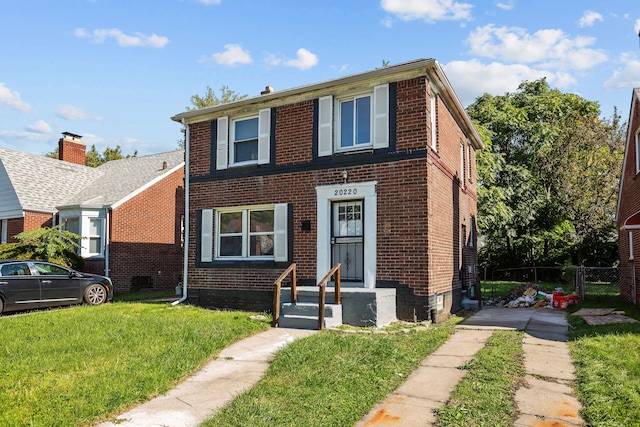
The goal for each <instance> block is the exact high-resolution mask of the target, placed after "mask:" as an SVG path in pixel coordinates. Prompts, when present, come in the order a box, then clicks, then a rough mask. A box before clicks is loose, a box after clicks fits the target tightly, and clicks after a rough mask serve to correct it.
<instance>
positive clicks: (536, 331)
mask: <svg viewBox="0 0 640 427" xmlns="http://www.w3.org/2000/svg"><path fill="white" fill-rule="evenodd" d="M497 329H510V330H523V331H525V338H524V343H523V349H524V353H525V371H526V376H525V379H524V384H523V386H522V387H520V388H519V389H518V390H517V391H516V396H515V400H516V404H517V410H518V414H519V416H518V419H517V420H516V422H515V424H514V426H516V427H524V426H539V427H542V426H556V427H561V426H580V425H583V421H582V419H581V418H580V416H579V411H580V404H579V402H578V401H577V400H576V399H575V398H574V397H573V388H572V386H573V381H574V380H575V378H574V369H573V364H572V361H571V357H570V355H569V348H568V345H567V331H568V324H567V321H566V317H565V313H564V312H562V311H559V310H552V309H533V308H514V309H507V308H485V309H483V310H481V311H479V312H477V313H476V314H474V315H473V316H471V317H470V318H468V319H466V320H465V321H464V322H462V323H461V324H459V325H458V326H457V327H456V332H455V333H454V334H453V335H452V336H451V337H450V338H449V340H448V341H447V342H446V343H444V344H443V345H442V346H440V348H438V349H437V350H436V351H435V352H434V353H432V354H431V355H430V356H429V357H427V358H426V359H425V360H424V361H423V362H422V363H421V364H420V366H419V367H418V369H416V370H415V371H414V372H413V373H412V374H411V375H410V376H409V377H408V378H407V380H406V381H405V382H404V383H403V384H402V385H401V386H400V387H398V389H397V390H396V391H395V392H393V393H392V394H391V395H389V396H388V398H387V399H385V400H384V401H383V402H381V403H379V404H378V405H377V406H376V407H374V408H373V409H372V410H371V411H370V413H369V414H368V415H367V416H365V417H364V418H363V419H362V420H360V421H359V422H358V423H357V424H356V426H357V427H364V426H379V427H384V426H395V427H403V426H407V427H418V426H431V425H432V423H433V422H435V420H436V419H435V415H434V409H436V408H438V407H440V406H442V405H444V404H446V403H447V401H448V400H449V396H450V395H451V392H452V391H453V389H454V388H455V386H456V384H457V383H458V382H459V381H460V380H461V379H462V378H463V377H464V375H465V374H466V371H464V370H461V369H459V367H460V366H462V365H464V364H465V363H467V362H469V361H470V360H471V359H473V357H474V356H475V354H476V353H477V352H478V351H479V350H480V349H482V348H483V347H484V345H485V343H486V341H487V339H488V338H489V337H490V336H491V335H492V334H493V332H494V331H495V330H497ZM315 332H316V331H310V330H298V329H286V328H278V329H273V328H272V329H269V330H267V331H265V332H262V333H259V334H257V335H254V336H252V337H249V338H246V339H244V340H241V341H239V342H237V343H235V344H233V345H231V346H230V347H228V348H226V349H224V350H223V351H222V352H221V353H220V354H219V355H218V357H217V358H216V359H215V360H213V361H212V362H210V363H209V364H208V365H206V366H205V368H204V369H202V370H201V371H200V372H198V373H197V374H195V375H194V376H193V377H190V378H188V379H187V380H186V381H184V382H182V383H180V384H178V386H177V387H175V388H174V389H172V390H170V391H169V392H168V393H167V394H164V395H162V396H158V397H157V398H155V399H152V400H151V401H149V402H146V403H143V404H141V405H140V406H137V407H135V408H133V409H131V410H129V411H127V412H125V413H123V414H121V415H119V416H118V417H117V418H116V419H115V420H113V422H107V423H103V424H100V425H99V426H98V427H191V426H197V425H199V424H200V423H202V422H203V421H205V420H206V419H208V418H210V417H211V416H212V415H213V414H214V413H215V411H217V410H219V409H220V408H222V407H223V406H224V405H225V404H227V403H229V402H230V401H231V400H233V398H234V397H235V396H236V395H237V394H239V393H241V392H243V391H245V390H247V389H249V388H251V387H252V386H253V385H255V384H256V383H257V382H258V381H259V380H260V378H262V376H263V375H264V373H265V372H266V370H267V368H268V366H269V360H270V359H271V357H272V356H273V354H274V353H275V351H276V350H278V349H279V348H281V347H283V346H284V345H286V344H287V343H290V342H292V341H293V340H294V339H297V338H301V337H306V336H309V335H311V334H313V333H315Z"/></svg>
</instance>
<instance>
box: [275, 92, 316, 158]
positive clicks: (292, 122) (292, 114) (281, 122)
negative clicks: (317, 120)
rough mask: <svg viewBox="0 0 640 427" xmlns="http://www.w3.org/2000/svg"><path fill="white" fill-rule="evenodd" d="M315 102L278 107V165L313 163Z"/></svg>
mask: <svg viewBox="0 0 640 427" xmlns="http://www.w3.org/2000/svg"><path fill="white" fill-rule="evenodd" d="M312 123H313V101H305V102H301V103H297V104H291V105H285V106H282V107H278V109H277V113H276V164H277V165H285V164H296V163H307V162H310V161H311V144H310V142H311V137H312V133H313V126H310V124H312Z"/></svg>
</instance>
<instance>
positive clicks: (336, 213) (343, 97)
mask: <svg viewBox="0 0 640 427" xmlns="http://www.w3.org/2000/svg"><path fill="white" fill-rule="evenodd" d="M172 119H173V120H175V121H177V122H181V123H183V124H184V125H186V126H187V130H188V138H187V140H188V145H187V146H188V148H187V152H188V153H190V154H189V159H188V162H187V169H188V177H187V182H188V187H189V188H188V192H187V194H188V195H189V206H190V209H189V217H190V221H189V233H190V234H189V235H190V239H189V252H188V254H189V255H188V276H187V280H188V284H187V290H188V292H187V295H188V300H187V301H189V302H192V303H194V304H198V305H203V306H213V307H221V308H222V307H228V308H245V309H253V310H270V309H271V307H272V301H273V291H274V285H273V284H274V281H275V280H276V279H277V278H278V276H279V275H280V274H281V273H282V272H283V271H284V270H285V269H286V268H287V267H288V266H289V265H290V264H292V263H296V265H297V278H298V282H299V283H302V284H308V285H315V284H317V283H318V282H319V281H320V280H321V279H322V278H323V277H324V276H325V274H326V273H327V272H329V270H330V269H331V268H332V266H333V265H335V264H337V263H341V281H342V286H343V289H345V288H346V289H349V287H358V288H360V289H364V290H378V289H386V290H394V291H395V296H394V301H395V303H394V304H395V313H394V314H395V315H396V316H397V317H398V318H400V319H406V320H412V321H415V320H424V319H429V318H432V319H433V320H439V319H443V318H445V317H446V316H448V315H449V313H450V312H452V311H457V310H459V309H460V302H461V298H462V292H461V291H462V290H463V289H466V288H468V287H471V286H474V285H475V283H476V281H477V253H476V242H475V236H476V234H475V229H476V228H475V227H476V212H477V210H476V179H475V176H476V169H475V152H476V150H478V149H480V148H482V142H481V140H480V137H479V135H478V134H477V132H476V130H475V129H474V127H473V125H472V123H471V121H470V119H469V117H468V116H467V114H466V112H465V111H464V109H463V107H462V105H461V104H460V102H459V100H458V99H457V97H456V95H455V93H454V91H453V89H452V88H451V86H450V84H449V82H448V80H447V78H446V77H445V75H444V73H443V71H442V69H441V67H440V65H439V64H438V63H437V61H435V60H433V59H422V60H417V61H412V62H407V63H403V64H399V65H394V66H389V67H384V68H379V69H376V70H373V71H369V72H365V73H361V74H356V75H351V76H347V77H343V78H338V79H335V80H330V81H326V82H321V83H317V84H312V85H308V86H303V87H299V88H294V89H288V90H283V91H281V92H274V91H273V90H272V88H270V87H267V89H266V90H265V91H264V92H263V94H262V95H261V96H258V97H253V98H247V99H243V100H240V101H235V102H230V103H226V104H222V105H217V106H214V107H208V108H203V109H199V110H191V111H188V112H184V113H181V114H178V115H176V116H174V117H173V118H172ZM392 295H393V294H392ZM363 309H371V307H370V306H369V307H368V308H363Z"/></svg>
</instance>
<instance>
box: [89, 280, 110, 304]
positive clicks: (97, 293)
mask: <svg viewBox="0 0 640 427" xmlns="http://www.w3.org/2000/svg"><path fill="white" fill-rule="evenodd" d="M105 301H107V290H106V289H105V288H104V286H100V285H96V284H93V285H90V286H89V287H87V289H85V291H84V302H86V303H87V304H90V305H100V304H103V303H104V302H105Z"/></svg>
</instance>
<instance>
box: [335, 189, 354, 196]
mask: <svg viewBox="0 0 640 427" xmlns="http://www.w3.org/2000/svg"><path fill="white" fill-rule="evenodd" d="M356 194H358V189H357V188H341V189H339V190H335V192H334V196H355V195H356Z"/></svg>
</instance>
